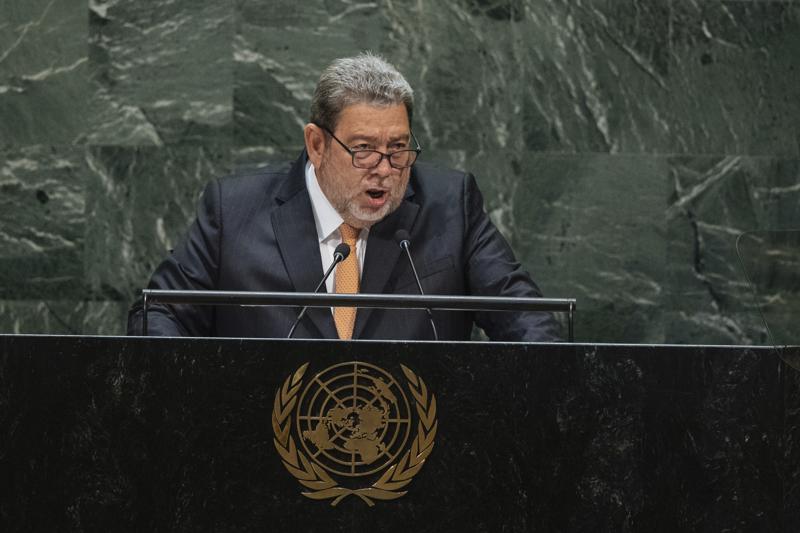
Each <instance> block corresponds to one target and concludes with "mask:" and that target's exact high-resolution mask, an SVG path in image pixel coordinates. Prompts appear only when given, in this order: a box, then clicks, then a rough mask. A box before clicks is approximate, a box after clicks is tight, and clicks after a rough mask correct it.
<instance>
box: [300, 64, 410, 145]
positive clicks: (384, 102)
mask: <svg viewBox="0 0 800 533" xmlns="http://www.w3.org/2000/svg"><path fill="white" fill-rule="evenodd" d="M353 104H369V105H378V106H390V105H399V104H403V105H405V106H406V111H407V112H408V122H409V123H410V122H411V115H412V110H413V108H414V91H413V90H412V89H411V86H410V85H409V84H408V82H407V81H406V79H405V78H404V77H403V75H402V74H400V72H398V71H397V69H396V68H394V66H392V65H391V64H390V63H389V62H387V61H386V60H385V59H383V58H382V57H381V56H379V55H376V54H373V53H371V52H362V53H361V54H359V55H357V56H355V57H344V58H341V59H336V60H335V61H334V62H333V63H331V64H330V65H328V67H327V68H326V69H325V70H323V71H322V75H321V76H320V78H319V82H318V83H317V88H316V89H315V90H314V97H313V98H312V99H311V122H312V123H314V124H317V125H318V126H322V127H324V128H328V129H329V130H331V131H333V130H334V128H335V127H336V122H337V121H338V119H339V114H340V113H341V112H342V110H343V109H344V108H345V107H347V106H349V105H353Z"/></svg>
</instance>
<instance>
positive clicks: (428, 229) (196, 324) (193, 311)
mask: <svg viewBox="0 0 800 533" xmlns="http://www.w3.org/2000/svg"><path fill="white" fill-rule="evenodd" d="M306 159H307V158H306V154H305V153H303V154H302V155H301V156H300V158H299V159H298V160H297V161H295V162H294V164H293V165H292V166H291V168H289V169H288V172H287V170H286V169H283V170H265V171H263V172H259V173H256V174H253V175H246V176H235V177H229V178H223V179H221V180H216V181H213V182H211V183H210V184H209V185H208V186H207V187H206V190H205V192H204V194H203V199H202V203H201V205H200V207H199V208H198V213H197V219H196V220H195V222H194V223H193V224H192V226H191V227H190V229H189V231H188V234H187V235H186V237H185V239H184V240H183V242H182V243H181V244H180V245H179V246H178V247H177V248H176V249H175V250H174V251H173V253H172V254H171V255H170V256H169V257H168V258H167V259H166V260H165V261H164V262H162V263H161V265H160V266H159V267H158V268H157V269H156V271H155V273H154V274H153V277H152V279H151V281H150V284H149V287H150V288H152V289H196V290H202V289H206V290H208V289H213V290H231V291H299V292H313V291H314V288H315V287H316V286H317V284H318V283H319V281H320V279H321V278H322V274H323V271H322V261H321V258H320V251H319V241H318V238H317V231H316V227H315V225H314V217H313V212H312V208H311V200H310V198H309V195H308V191H307V189H306V186H305V164H306ZM401 228H404V229H406V230H407V231H408V232H409V233H410V234H411V242H412V247H411V252H412V255H413V257H414V261H415V263H416V265H417V270H418V273H419V275H420V278H421V281H422V286H423V288H424V289H425V292H426V294H431V295H433V294H451V295H482V296H501V295H502V296H541V293H540V292H539V289H538V288H537V287H536V285H535V284H534V283H533V281H532V280H531V278H530V276H529V275H528V273H527V272H525V271H524V270H522V268H521V266H520V264H519V263H518V262H517V261H516V259H515V258H514V254H513V253H512V251H511V248H510V247H509V246H508V243H507V242H506V241H505V239H504V238H503V237H502V235H501V234H500V233H499V232H498V230H497V228H496V227H495V226H494V225H493V224H492V222H491V221H490V220H489V217H488V216H487V214H486V213H485V211H484V208H483V198H482V196H481V193H480V191H479V190H478V187H477V184H476V183H475V178H474V177H473V176H472V175H470V174H464V173H462V172H456V171H453V170H445V169H439V168H434V167H432V166H429V165H426V164H423V163H417V164H415V165H414V167H413V168H412V170H411V177H410V180H409V186H408V190H407V192H406V196H405V199H404V201H403V203H402V204H401V205H400V207H399V208H398V209H397V210H396V211H395V212H393V213H391V214H390V215H389V216H387V217H386V218H385V219H383V220H382V221H380V222H379V223H377V224H375V225H374V226H372V228H371V229H370V232H369V237H368V241H367V254H366V257H365V258H364V268H363V273H362V279H361V292H364V293H390V294H403V293H407V294H418V293H419V292H418V289H417V287H416V284H415V282H414V278H413V274H412V272H411V268H410V266H409V264H408V260H407V259H406V258H405V257H401V255H400V254H401V250H400V248H399V246H398V245H397V243H396V242H395V239H394V234H395V232H396V231H397V230H398V229H401ZM323 290H324V287H323ZM433 313H434V320H435V321H436V326H437V329H438V331H439V337H440V339H442V340H468V339H469V338H470V335H471V331H472V324H473V321H474V322H475V323H477V324H478V326H480V327H481V328H483V330H484V331H485V332H486V334H487V335H488V336H489V337H490V338H491V339H494V340H510V341H519V340H524V341H554V340H559V339H558V333H557V332H558V325H557V323H556V322H555V321H554V320H553V318H552V316H551V315H550V314H549V313H511V312H486V313H471V312H449V311H434V312H433ZM296 315H297V309H296V308H286V307H260V308H259V307H236V306H219V307H212V306H186V305H175V306H165V305H153V306H152V307H150V311H149V313H148V330H149V333H150V334H151V335H172V336H184V335H189V336H221V337H285V336H286V334H287V333H288V331H289V328H290V327H291V324H292V322H293V321H294V319H295V316H296ZM140 332H141V304H136V305H134V307H133V308H132V309H131V313H130V316H129V321H128V333H129V334H139V333H140ZM294 336H295V337H297V338H334V339H335V338H337V334H336V328H335V326H334V323H333V317H332V314H331V311H330V309H326V308H310V309H309V310H308V313H307V315H306V317H305V318H304V319H303V320H302V321H301V323H300V325H299V326H298V328H297V331H296V332H295V335H294ZM353 338H354V339H431V338H432V333H431V327H430V323H429V321H428V318H427V314H426V313H425V312H424V311H420V310H413V309H409V310H380V309H369V308H362V309H359V310H358V313H357V315H356V323H355V329H354V333H353Z"/></svg>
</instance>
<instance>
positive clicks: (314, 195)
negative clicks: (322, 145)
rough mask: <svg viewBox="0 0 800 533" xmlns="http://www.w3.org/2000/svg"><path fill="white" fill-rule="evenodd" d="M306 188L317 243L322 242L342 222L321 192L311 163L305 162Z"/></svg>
mask: <svg viewBox="0 0 800 533" xmlns="http://www.w3.org/2000/svg"><path fill="white" fill-rule="evenodd" d="M306 188H307V189H308V195H309V196H310V197H311V208H312V210H313V211H314V224H315V225H316V226H317V238H319V242H322V241H324V240H326V239H328V238H329V237H330V236H331V235H333V233H334V232H336V231H338V230H339V226H341V225H342V222H344V220H343V219H342V217H341V215H339V213H338V212H337V211H336V209H334V207H333V206H332V205H331V203H330V201H329V200H328V197H327V196H325V193H323V192H322V189H321V188H320V186H319V181H317V174H316V172H315V171H314V165H313V164H312V163H311V161H308V162H306Z"/></svg>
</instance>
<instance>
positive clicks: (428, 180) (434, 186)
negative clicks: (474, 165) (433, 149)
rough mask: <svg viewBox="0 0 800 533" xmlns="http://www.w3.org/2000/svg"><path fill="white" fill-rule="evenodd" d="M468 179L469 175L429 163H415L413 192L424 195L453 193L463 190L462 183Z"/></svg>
mask: <svg viewBox="0 0 800 533" xmlns="http://www.w3.org/2000/svg"><path fill="white" fill-rule="evenodd" d="M468 179H469V174H468V173H466V172H463V171H461V170H455V169H452V168H447V167H443V166H439V165H436V164H431V163H417V164H415V165H414V174H413V187H414V190H415V191H417V192H419V193H422V194H425V193H430V194H434V193H435V194H443V193H453V192H458V191H461V190H463V187H464V183H465V181H467V180H468Z"/></svg>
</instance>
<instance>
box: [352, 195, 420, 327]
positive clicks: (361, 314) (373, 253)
mask: <svg viewBox="0 0 800 533" xmlns="http://www.w3.org/2000/svg"><path fill="white" fill-rule="evenodd" d="M411 196H413V189H412V188H411V184H409V186H408V190H407V191H406V198H405V200H404V201H403V203H402V204H400V207H398V208H397V210H396V211H395V212H394V213H392V214H391V215H389V216H388V217H386V218H385V219H383V220H382V221H380V222H378V223H377V224H375V225H374V226H372V228H371V229H370V231H369V237H368V238H367V255H366V257H365V258H364V271H363V273H362V275H361V292H362V293H365V294H381V293H383V292H384V288H385V287H386V283H387V282H388V281H389V277H390V276H391V274H392V271H394V267H395V265H396V264H397V261H398V259H400V253H401V251H402V250H400V246H398V244H397V242H395V239H394V234H395V232H396V231H397V230H399V229H405V230H407V231H408V232H409V233H410V232H411V230H412V228H413V226H414V222H415V220H416V218H417V213H418V212H419V205H417V204H415V203H413V202H410V201H409V198H410V197H411ZM371 315H372V308H369V307H362V308H361V309H359V310H358V313H357V314H356V324H355V327H354V328H353V338H354V339H358V338H360V337H361V334H362V333H363V332H364V328H365V327H366V325H367V323H368V321H369V318H370V316H371Z"/></svg>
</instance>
